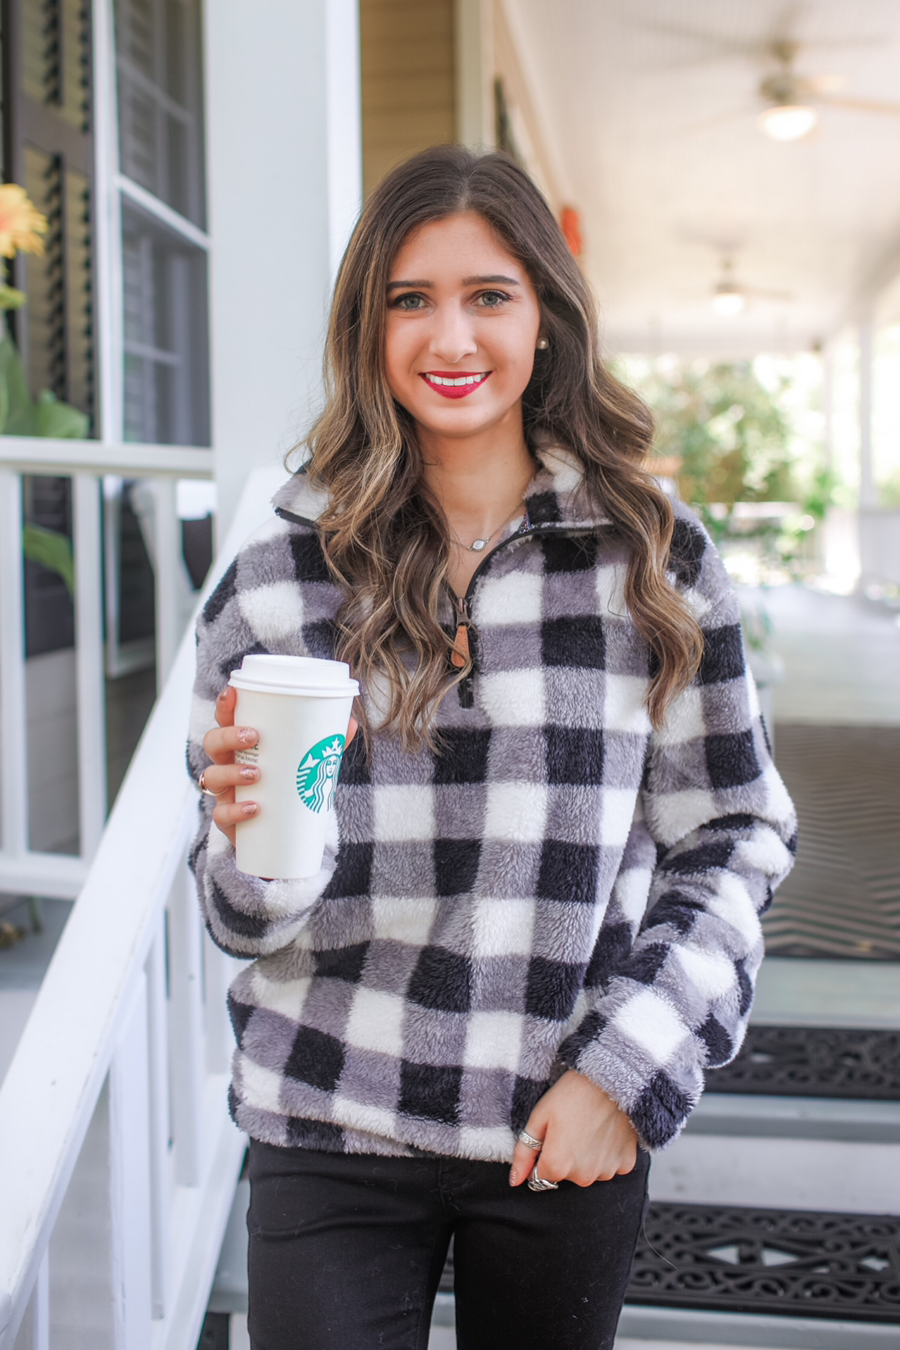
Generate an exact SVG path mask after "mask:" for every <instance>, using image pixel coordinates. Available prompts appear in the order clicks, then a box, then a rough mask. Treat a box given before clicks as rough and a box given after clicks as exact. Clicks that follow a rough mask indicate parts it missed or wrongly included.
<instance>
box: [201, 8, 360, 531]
mask: <svg viewBox="0 0 900 1350" xmlns="http://www.w3.org/2000/svg"><path fill="white" fill-rule="evenodd" d="M332 10H333V11H334V13H331V14H330V12H329V11H332ZM354 10H355V7H354V6H352V5H351V4H350V3H349V0H292V3H288V2H287V0H281V3H275V4H268V5H248V4H246V3H245V0H217V3H216V4H215V5H209V6H207V7H206V44H205V50H206V89H207V123H206V124H207V129H208V130H207V173H208V199H209V220H210V233H211V237H212V241H213V242H212V252H211V256H210V312H211V325H210V326H211V335H212V353H211V358H212V361H211V372H212V415H213V446H214V453H215V466H216V482H217V486H218V494H219V495H218V500H219V517H218V521H217V529H218V533H219V538H221V537H222V536H223V534H224V531H225V530H226V529H227V527H228V524H229V523H230V521H231V519H232V517H233V515H234V511H235V508H236V505H237V501H238V498H239V495H240V490H241V487H242V485H243V483H244V481H245V479H246V477H247V475H248V474H249V473H250V471H251V470H252V469H254V468H256V467H258V466H261V465H264V464H270V463H273V462H277V461H278V460H279V459H280V458H282V457H283V456H284V454H285V452H286V451H287V450H288V449H290V447H291V446H292V445H293V444H294V443H295V442H296V441H297V440H298V439H299V437H300V436H301V435H302V434H303V431H304V430H305V428H306V426H307V424H308V421H309V417H310V412H311V410H312V407H313V405H314V401H315V399H316V397H317V395H318V392H319V387H320V372H321V363H322V339H323V336H324V327H325V317H326V313H327V305H328V299H329V291H330V283H331V273H332V265H333V259H334V257H335V254H336V252H337V250H338V247H339V244H338V240H339V239H342V238H343V235H344V233H345V232H346V229H347V222H348V218H349V217H350V216H352V215H353V214H354V212H353V209H352V203H354V202H358V201H359V198H360V151H359V117H358V113H357V112H356V111H355V110H356V109H358V106H359V42H358V27H357V23H356V19H355V13H354V12H353V11H354ZM251 258H252V265H251V264H250V261H249V260H250V259H251Z"/></svg>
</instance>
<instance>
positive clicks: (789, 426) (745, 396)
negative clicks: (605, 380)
mask: <svg viewBox="0 0 900 1350" xmlns="http://www.w3.org/2000/svg"><path fill="white" fill-rule="evenodd" d="M617 365H618V374H619V375H620V376H621V378H623V379H624V380H625V381H626V383H628V384H630V385H631V386H632V387H633V388H634V389H636V390H637V392H638V393H639V394H640V395H641V397H642V398H643V399H644V400H645V401H646V402H647V403H648V404H649V406H650V407H651V408H652V410H653V414H654V417H655V419H656V437H655V441H654V457H653V460H652V461H651V466H652V467H654V470H655V472H657V473H658V474H659V475H660V476H661V477H668V478H672V479H673V480H674V481H675V483H676V485H677V488H678V492H679V495H680V496H681V498H682V499H683V500H684V501H685V502H687V503H689V504H690V505H691V506H693V507H694V508H695V510H696V511H697V513H698V515H699V516H700V517H701V519H702V520H703V522H704V524H705V525H706V527H707V529H709V531H710V533H711V534H712V536H713V538H714V539H715V540H716V542H717V543H719V544H720V545H722V544H726V543H727V541H729V540H733V541H735V542H738V541H740V542H741V543H743V544H744V545H745V546H746V545H749V544H750V542H751V541H755V552H756V553H757V555H758V556H759V561H760V564H761V566H762V567H763V568H764V569H768V570H769V571H771V570H772V569H773V568H775V569H780V570H785V571H786V572H787V573H788V575H796V574H797V573H798V572H802V571H803V570H805V569H806V567H807V564H808V563H809V562H810V560H811V552H812V550H811V547H810V545H811V543H812V541H811V539H809V538H808V536H809V535H810V532H811V531H812V530H814V527H815V525H816V524H817V523H818V522H819V521H820V520H821V519H822V518H823V516H824V515H825V512H826V510H827V508H828V505H829V504H830V502H831V500H832V494H833V490H834V482H833V478H832V475H831V474H830V473H828V472H827V471H826V470H825V469H824V467H823V457H822V450H821V445H819V444H817V443H816V438H815V437H810V436H809V434H808V429H807V434H805V435H804V434H801V435H800V436H799V437H798V427H797V424H796V418H795V417H794V416H793V410H792V403H795V402H796V399H795V398H794V393H795V390H794V387H793V380H792V372H791V368H790V365H789V364H788V365H786V366H785V367H784V368H782V369H779V368H778V365H777V363H771V362H770V363H769V365H768V366H767V367H765V368H764V370H761V369H760V363H759V361H758V360H757V361H737V362H719V363H711V362H708V361H677V360H675V358H672V357H668V358H667V357H663V358H659V359H657V360H649V359H646V358H640V357H630V358H623V359H621V360H620V361H619V362H618V363H617ZM766 503H770V504H771V509H767V507H766V506H765V504H766Z"/></svg>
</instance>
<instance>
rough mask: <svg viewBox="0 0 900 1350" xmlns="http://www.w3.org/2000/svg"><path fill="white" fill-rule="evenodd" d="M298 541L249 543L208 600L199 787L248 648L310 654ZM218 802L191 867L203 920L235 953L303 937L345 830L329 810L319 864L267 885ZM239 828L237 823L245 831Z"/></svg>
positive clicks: (191, 748)
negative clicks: (244, 866)
mask: <svg viewBox="0 0 900 1350" xmlns="http://www.w3.org/2000/svg"><path fill="white" fill-rule="evenodd" d="M297 552H298V549H297V544H296V539H293V538H292V537H291V534H290V532H289V530H288V529H287V527H284V526H282V525H281V524H280V523H276V524H275V525H273V526H271V527H268V528H267V529H266V530H265V531H262V532H260V534H259V535H257V536H255V537H254V538H253V539H251V540H250V541H249V542H248V543H247V544H246V545H244V547H243V548H242V550H241V552H240V553H239V555H238V557H237V558H236V559H235V561H234V562H233V563H232V564H231V566H230V567H229V569H228V571H227V572H226V573H225V575H224V576H223V578H222V580H221V581H220V583H219V585H218V586H217V587H216V589H215V591H214V592H213V594H212V595H211V596H210V598H209V600H208V601H207V603H206V605H205V606H204V609H203V611H202V613H201V615H200V618H199V620H198V623H197V635H196V636H197V674H196V678H195V681H194V693H193V702H192V706H191V723H190V730H189V734H188V746H187V761H188V772H189V773H190V775H191V777H192V779H193V780H194V782H195V783H196V781H197V779H198V778H199V777H200V774H201V773H202V772H203V770H204V769H206V768H208V767H209V765H210V763H211V762H212V761H211V760H210V758H209V756H208V755H207V754H206V752H205V751H204V749H203V738H204V736H205V735H206V733H207V731H209V730H210V729H211V728H212V727H214V726H215V724H216V723H215V706H216V699H217V697H218V695H219V694H220V693H221V691H222V690H223V689H224V688H225V686H226V685H227V683H228V677H229V675H230V674H231V671H232V670H235V669H236V668H237V667H238V666H240V664H241V662H242V660H243V658H244V656H245V655H246V654H247V653H248V652H273V653H275V652H277V653H279V654H281V655H294V656H308V655H310V653H309V652H308V651H307V649H306V647H305V646H304V644H303V641H302V638H301V625H302V622H303V619H304V617H305V616H304V612H303V587H302V585H301V584H300V581H298V578H297V568H296V556H297ZM213 807H214V802H213V799H212V797H208V796H201V797H200V802H199V825H198V830H197V834H196V836H195V838H194V842H193V844H192V846H191V851H190V855H189V862H190V866H191V869H192V871H193V873H194V876H195V877H196V881H197V893H198V897H199V900H200V908H201V910H202V912H203V918H204V921H205V923H206V926H207V928H208V929H209V933H210V936H211V937H212V939H213V941H214V942H215V943H216V945H217V946H219V947H221V948H222V949H223V950H224V951H226V952H228V953H230V954H231V955H232V956H254V957H255V956H265V955H269V954H270V953H272V952H274V951H278V950H279V949H280V948H282V947H286V946H288V945H289V943H291V942H292V941H293V940H294V938H295V937H296V936H297V935H298V934H299V933H300V931H301V930H302V929H303V927H304V926H305V924H306V923H307V921H308V919H309V915H310V912H311V910H312V908H313V906H314V905H315V903H316V901H317V900H318V899H319V897H320V896H321V895H322V893H323V891H324V890H325V888H326V886H327V885H328V882H329V881H330V880H331V877H332V875H333V873H334V870H335V865H336V858H337V850H338V830H337V822H336V819H335V816H334V813H333V812H332V813H329V831H330V833H329V835H328V837H327V839H326V845H325V856H324V858H323V861H322V868H321V870H320V871H319V873H318V874H317V875H316V876H314V877H309V878H304V879H303V880H299V881H296V880H274V881H264V880H262V879H261V878H259V877H252V876H248V875H247V874H246V873H245V872H239V871H238V869H237V867H236V865H235V856H234V849H233V848H232V846H231V844H230V843H229V842H228V839H227V838H226V836H225V835H224V834H223V833H222V832H221V830H219V829H218V827H217V826H216V825H215V824H213V820H212V813H213ZM238 828H240V827H238Z"/></svg>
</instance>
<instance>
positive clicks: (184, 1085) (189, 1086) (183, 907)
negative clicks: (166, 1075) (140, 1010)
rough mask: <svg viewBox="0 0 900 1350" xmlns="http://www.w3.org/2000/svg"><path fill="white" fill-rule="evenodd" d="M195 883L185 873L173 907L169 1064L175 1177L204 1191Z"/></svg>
mask: <svg viewBox="0 0 900 1350" xmlns="http://www.w3.org/2000/svg"><path fill="white" fill-rule="evenodd" d="M200 938H201V924H200V914H199V910H198V907H197V900H196V895H195V893H194V881H193V877H192V876H191V874H190V872H189V871H188V869H187V867H182V868H180V869H179V871H178V874H177V875H176V878H175V882H174V885H173V886H172V895H171V898H170V902H169V1001H170V1011H169V1027H170V1039H169V1062H170V1064H171V1074H170V1083H171V1090H172V1128H173V1134H174V1143H175V1176H176V1179H177V1181H178V1182H179V1183H180V1184H181V1185H182V1186H199V1184H200V1180H201V1176H202V1169H203V1151H202V1141H203V1084H204V1066H203V1058H204V1046H203V1002H202V999H203V990H202V966H201V962H202V955H201V950H202V949H201V945H200Z"/></svg>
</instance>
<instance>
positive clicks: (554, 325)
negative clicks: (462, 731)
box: [305, 145, 702, 749]
mask: <svg viewBox="0 0 900 1350" xmlns="http://www.w3.org/2000/svg"><path fill="white" fill-rule="evenodd" d="M460 211H474V212H477V213H478V215H480V216H481V217H482V218H483V219H484V220H485V221H486V222H487V223H488V224H489V225H490V227H491V229H492V230H493V231H494V233H495V234H496V236H497V238H498V239H499V240H500V241H501V242H502V244H503V245H504V247H505V248H506V249H507V250H508V252H509V253H510V254H511V255H512V256H513V257H515V258H516V259H517V260H518V261H519V262H520V263H521V264H522V266H523V267H524V268H525V270H526V271H527V273H528V275H529V277H530V279H531V282H532V284H533V286H534V288H535V291H536V293H537V297H538V300H539V303H540V308H541V314H542V327H541V331H542V333H544V334H546V336H547V338H548V339H549V347H548V349H547V350H546V351H542V352H541V353H540V354H539V357H538V359H537V360H536V362H535V369H534V373H533V375H532V377H531V380H530V382H529V384H528V387H527V388H526V390H525V393H524V395H523V397H522V415H523V425H524V432H525V438H526V441H527V442H528V444H529V447H530V448H532V449H533V447H534V446H535V445H536V442H537V438H538V436H539V435H540V436H548V437H549V438H550V440H551V441H552V442H553V443H554V444H558V445H561V446H564V447H566V448H568V449H569V450H570V451H571V452H572V454H574V455H575V456H576V457H577V459H578V461H579V462H580V464H581V467H582V469H583V472H584V491H585V493H586V495H587V498H588V500H589V502H590V503H591V504H592V505H593V506H595V507H596V509H597V510H598V511H599V512H602V513H603V514H604V515H606V516H607V517H609V518H610V519H611V520H612V521H613V522H614V525H615V527H616V530H617V533H618V535H619V537H620V538H621V539H622V540H623V541H624V542H625V544H626V546H627V548H628V555H629V562H628V568H627V577H626V582H625V600H626V603H627V605H628V609H629V612H630V614H631V617H632V619H633V621H634V623H635V625H636V626H637V628H638V630H639V631H640V632H641V634H642V635H643V636H644V638H645V639H646V641H647V643H648V644H649V647H650V649H651V651H652V653H653V655H654V658H655V659H654V660H653V661H652V662H651V668H652V677H651V680H650V685H649V692H648V699H647V704H648V710H649V714H650V718H651V721H652V722H653V724H654V725H655V726H659V725H660V724H661V723H662V721H663V719H664V715H665V708H666V705H667V703H668V702H669V700H670V699H671V698H672V697H673V696H674V695H675V694H676V693H677V692H678V691H679V690H681V689H682V688H684V686H685V685H686V684H687V683H688V682H689V681H690V679H691V678H692V676H693V674H694V673H695V671H696V669H697V665H698V662H699V660H700V654H701V650H702V637H701V634H700V630H699V627H698V625H697V623H696V621H695V620H694V618H693V616H692V615H691V613H690V612H689V610H688V608H687V606H686V605H685V604H684V602H683V601H682V599H681V598H680V596H679V595H678V594H677V593H676V592H675V591H674V590H673V589H672V587H671V585H670V584H669V582H668V581H667V579H666V574H665V569H666V561H667V557H668V552H669V546H670V542H671V537H672V527H673V520H672V511H671V508H670V506H669V503H668V501H667V499H666V497H665V494H664V493H663V492H662V491H661V490H660V488H659V487H658V486H657V484H656V482H655V480H654V479H653V477H652V476H651V475H650V474H649V473H648V472H647V470H646V468H645V461H646V457H647V454H648V451H649V449H650V445H651V441H652V436H653V422H652V418H651V416H650V413H649V411H648V409H647V408H646V407H645V405H644V404H643V403H642V402H641V400H640V399H639V398H638V397H637V395H636V394H634V393H633V392H632V391H631V390H630V389H627V388H626V387H625V386H624V385H622V384H621V383H619V381H618V380H616V379H614V378H613V376H612V375H610V373H609V371H608V370H606V368H605V367H604V365H603V363H602V361H601V359H600V353H599V350H598V319H597V313H596V309H595V305H594V301H593V298H592V296H591V292H590V290H589V288H588V286H587V284H586V282H585V280H584V278H583V276H582V275H581V272H580V271H579V269H578V266H577V264H576V263H575V260H574V258H573V257H572V254H571V252H570V251H569V248H568V247H567V245H566V242H565V240H564V238H563V236H562V233H561V231H560V228H559V226H558V225H557V223H556V220H555V219H554V217H553V214H552V212H551V211H550V208H549V207H548V205H547V203H546V202H545V201H544V198H543V197H542V196H541V194H540V192H539V191H538V189H537V188H536V187H535V185H534V184H533V183H532V181H531V179H530V178H529V177H528V175H527V174H526V173H525V172H524V171H523V170H522V169H521V168H520V166H519V165H518V164H517V163H516V162H515V161H514V160H512V159H511V158H509V157H508V156H506V155H503V154H494V153H491V154H474V153H472V152H471V151H469V150H467V149H465V148H464V147H462V146H458V145H444V146H438V147H436V148H434V149H431V150H426V151H423V152H422V153H421V154H418V155H416V156H414V157H413V158H412V159H410V160H407V161H406V163H404V164H401V165H400V166H399V167H398V168H396V169H394V170H393V171H392V172H391V173H389V174H388V175H387V177H386V178H384V179H383V180H382V182H381V183H380V184H379V186H378V187H377V188H376V189H375V191H374V192H373V193H372V195H371V196H370V198H369V199H368V201H367V202H366V205H365V207H364V208H363V211H362V214H361V216H360V219H359V222H358V224H357V226H356V228H355V230H354V232H353V236H352V238H351V240H350V243H349V245H348V247H347V251H346V253H345V255H344V258H343V261H342V263H341V266H340V270H339V272H338V276H337V282H336V284H335V290H334V300H333V304H332V308H331V319H330V323H329V329H328V340H327V345H326V353H325V375H326V388H327V401H326V404H325V408H324V411H323V412H322V414H321V415H320V416H319V418H318V420H317V421H316V422H315V424H314V426H313V427H312V429H311V431H310V433H309V436H308V437H307V439H306V443H305V444H306V447H307V449H308V451H309V460H308V464H307V473H308V475H309V479H310V482H311V484H313V485H315V486H317V487H321V488H325V489H326V490H327V492H328V506H327V509H326V510H325V511H324V513H323V514H322V515H321V516H320V518H319V528H320V532H321V537H322V544H323V548H324V552H325V557H326V559H327V562H328V566H329V568H330V570H331V572H332V574H333V576H334V578H335V579H336V581H337V582H338V583H339V584H340V586H341V587H342V589H343V591H344V595H345V599H344V602H343V605H342V606H341V609H340V611H339V613H338V640H337V650H336V653H335V654H336V656H337V657H338V658H339V659H340V660H343V661H349V663H350V665H351V667H352V669H353V673H354V675H355V676H356V677H357V678H361V679H362V680H363V681H364V682H365V685H366V686H367V687H368V688H369V689H370V691H371V692H374V690H375V689H376V688H378V689H380V690H381V691H383V696H382V698H381V699H380V700H379V701H380V702H381V703H382V704H383V707H382V709H381V715H380V716H379V718H378V721H379V723H380V725H381V727H382V728H383V729H384V730H386V731H391V732H394V733H396V734H398V735H399V737H400V739H401V742H402V744H403V745H404V746H405V747H406V748H408V749H415V748H417V747H419V746H421V745H422V744H423V742H424V743H428V744H432V745H433V744H434V740H435V738H434V735H433V731H432V723H433V718H434V714H435V711H436V709H437V705H438V703H439V702H440V700H441V699H442V698H443V696H444V695H445V694H446V693H447V691H448V689H450V688H451V687H452V686H453V685H454V684H455V683H457V682H458V681H459V680H461V679H463V678H465V675H466V674H467V670H465V669H464V670H462V671H456V670H454V669H453V667H452V666H451V665H450V663H449V660H448V656H449V653H450V651H451V649H452V647H453V635H452V634H451V633H448V632H446V631H445V630H444V628H442V627H441V625H440V623H439V621H438V615H439V612H440V608H441V600H442V596H444V597H445V595H446V590H445V588H446V586H447V574H448V566H449V562H450V546H449V534H448V530H447V523H446V520H445V518H444V516H443V513H442V512H441V510H440V508H439V506H438V505H437V503H436V502H435V501H434V500H433V498H432V497H431V496H430V494H429V493H428V492H427V490H426V489H425V486H424V483H423V480H422V461H421V455H420V451H419V446H418V443H417V440H416V433H415V427H414V423H413V420H412V418H411V417H410V415H409V414H408V413H407V411H406V410H405V409H404V408H403V407H401V406H400V405H399V404H398V403H397V402H396V401H395V400H394V398H393V397H392V395H391V392H390V389H389V388H388V382H387V378H386V374H385V359H384V346H385V316H386V311H387V283H388V280H389V269H390V267H391V264H392V262H393V259H394V257H395V256H396V254H397V251H398V249H399V248H400V246H401V244H402V243H403V241H404V240H405V239H406V237H407V236H408V235H409V233H410V232H411V231H412V230H415V229H416V228H417V227H419V226H421V225H424V224H426V223H427V222H430V221H434V220H440V219H443V218H444V217H447V216H450V215H454V214H456V213H457V212H460Z"/></svg>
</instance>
